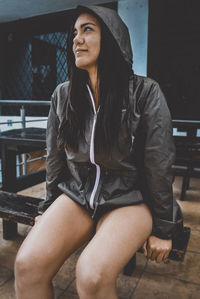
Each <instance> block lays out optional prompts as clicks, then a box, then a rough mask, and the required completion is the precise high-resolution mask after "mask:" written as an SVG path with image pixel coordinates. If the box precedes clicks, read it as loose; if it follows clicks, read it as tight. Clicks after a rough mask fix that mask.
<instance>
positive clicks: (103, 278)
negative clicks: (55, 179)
mask: <svg viewBox="0 0 200 299" xmlns="http://www.w3.org/2000/svg"><path fill="white" fill-rule="evenodd" d="M151 231H152V216H151V213H150V211H149V209H148V207H147V206H146V205H145V204H140V205H136V206H128V207H122V208H119V209H116V210H113V211H111V212H108V213H107V214H105V215H104V216H103V217H102V218H101V219H100V220H99V222H98V225H97V232H96V234H95V236H94V237H93V238H92V240H91V241H90V242H89V244H88V245H87V247H86V248H85V249H84V251H83V252H82V254H81V256H80V257H79V260H78V263H77V269H76V276H77V291H78V294H79V296H80V298H81V299H86V298H87V299H94V298H95V299H103V298H104V299H105V298H109V299H116V298H118V297H117V293H116V289H115V283H116V278H117V275H118V274H119V272H120V271H121V270H122V269H123V267H124V266H125V265H126V264H127V263H128V261H129V260H130V258H131V257H132V256H133V254H134V253H135V252H136V251H137V250H138V249H139V248H140V247H141V246H142V245H143V243H144V242H145V240H146V239H147V238H148V236H149V235H150V234H151Z"/></svg>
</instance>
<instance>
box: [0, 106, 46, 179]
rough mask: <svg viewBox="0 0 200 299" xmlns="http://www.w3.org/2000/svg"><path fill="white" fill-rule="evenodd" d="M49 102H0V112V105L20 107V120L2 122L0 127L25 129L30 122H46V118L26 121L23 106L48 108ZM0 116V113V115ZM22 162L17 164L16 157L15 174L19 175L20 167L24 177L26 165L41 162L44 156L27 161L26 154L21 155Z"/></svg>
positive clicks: (0, 170)
mask: <svg viewBox="0 0 200 299" xmlns="http://www.w3.org/2000/svg"><path fill="white" fill-rule="evenodd" d="M50 103H51V101H31V100H0V112H1V104H6V105H21V108H20V117H21V120H19V121H12V122H10V121H7V122H5V121H3V122H0V125H5V124H8V125H10V124H11V123H12V124H18V123H21V124H22V129H25V128H26V123H30V122H38V121H47V117H46V118H42V119H33V120H26V109H25V106H26V105H44V106H50ZM0 115H1V113H0ZM21 157H22V162H19V160H20V159H19V157H17V161H16V167H17V174H18V175H19V174H20V169H19V167H21V166H22V174H23V175H25V174H26V173H27V163H31V162H34V161H36V160H41V159H44V158H46V155H44V156H41V157H37V158H33V159H27V154H22V155H21ZM0 172H2V169H1V168H0Z"/></svg>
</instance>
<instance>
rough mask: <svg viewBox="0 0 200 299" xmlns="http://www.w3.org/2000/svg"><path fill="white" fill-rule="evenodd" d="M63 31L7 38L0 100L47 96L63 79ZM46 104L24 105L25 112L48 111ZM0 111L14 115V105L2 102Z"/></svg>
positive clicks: (39, 112)
mask: <svg viewBox="0 0 200 299" xmlns="http://www.w3.org/2000/svg"><path fill="white" fill-rule="evenodd" d="M66 61H67V60H66V33H65V32H53V33H46V34H41V35H35V36H29V37H27V36H24V37H22V36H20V38H19V37H18V38H15V39H13V38H12V35H11V36H10V38H9V42H8V43H7V47H6V51H5V63H6V67H4V71H3V82H2V83H3V84H2V90H1V99H3V100H15V101H17V100H35V101H38V100H40V101H41V100H42V101H48V100H50V96H51V94H52V92H53V90H54V89H55V87H56V86H57V85H58V84H59V83H61V82H64V81H65V80H66V79H67V63H66ZM48 109H49V108H48V107H45V106H43V107H41V109H37V107H35V106H30V107H29V106H27V107H26V114H27V115H34V116H37V115H41V116H46V115H47V114H48ZM1 113H2V115H16V114H18V112H17V108H16V107H14V106H5V105H2V110H1Z"/></svg>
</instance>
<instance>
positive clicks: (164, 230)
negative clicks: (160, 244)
mask: <svg viewBox="0 0 200 299" xmlns="http://www.w3.org/2000/svg"><path fill="white" fill-rule="evenodd" d="M175 232H176V223H175V222H173V221H168V220H164V219H160V218H154V219H153V229H152V235H154V236H156V237H158V238H161V239H165V240H169V239H172V238H173V236H174V235H175Z"/></svg>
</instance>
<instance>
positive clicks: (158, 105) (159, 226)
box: [143, 82, 177, 239]
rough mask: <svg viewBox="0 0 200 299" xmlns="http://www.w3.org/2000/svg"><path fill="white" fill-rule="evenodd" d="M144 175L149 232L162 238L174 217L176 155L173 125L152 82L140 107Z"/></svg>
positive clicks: (169, 233) (168, 234)
mask: <svg viewBox="0 0 200 299" xmlns="http://www.w3.org/2000/svg"><path fill="white" fill-rule="evenodd" d="M143 126H144V127H143V129H144V132H145V144H144V175H145V180H146V184H147V189H148V194H147V196H148V197H150V206H151V209H152V215H153V232H152V234H153V235H155V236H157V237H160V238H163V239H171V238H172V237H173V234H174V231H175V228H176V220H175V217H176V215H175V213H174V211H173V209H174V208H176V210H177V203H175V201H174V200H173V191H172V180H173V176H172V164H173V163H174V159H175V146H174V142H173V131H172V130H173V129H172V121H171V116H170V112H169V109H168V106H167V103H166V100H165V97H164V95H163V93H162V91H161V89H160V87H159V85H158V84H157V83H156V82H154V83H153V84H152V86H151V88H150V91H149V93H148V96H147V99H146V102H145V106H144V110H143Z"/></svg>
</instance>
